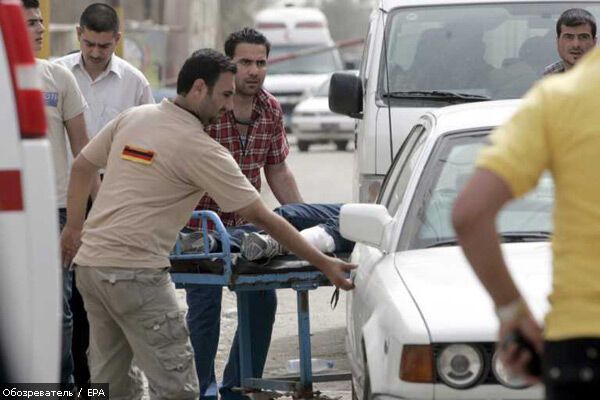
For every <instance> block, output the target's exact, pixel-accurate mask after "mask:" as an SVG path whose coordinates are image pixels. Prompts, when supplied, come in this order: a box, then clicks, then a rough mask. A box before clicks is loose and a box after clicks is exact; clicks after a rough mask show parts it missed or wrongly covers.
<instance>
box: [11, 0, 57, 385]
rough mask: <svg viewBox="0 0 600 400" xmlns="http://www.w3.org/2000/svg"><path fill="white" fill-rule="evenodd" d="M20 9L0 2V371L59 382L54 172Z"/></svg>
mask: <svg viewBox="0 0 600 400" xmlns="http://www.w3.org/2000/svg"><path fill="white" fill-rule="evenodd" d="M21 8H22V6H21V2H20V1H4V0H0V93H2V96H0V126H2V130H1V131H0V352H1V356H2V357H3V359H0V363H2V364H4V365H3V366H0V370H3V373H4V374H6V375H8V376H4V377H3V378H4V379H7V380H4V381H2V382H22V383H32V382H58V380H59V366H60V348H61V337H62V330H61V327H62V317H61V316H62V314H61V313H62V268H61V265H60V261H59V260H60V256H59V242H58V231H59V227H58V218H57V206H56V191H55V188H54V167H53V165H52V152H51V148H50V142H49V140H48V139H47V137H46V116H45V114H44V102H43V94H42V91H41V79H40V77H39V75H38V71H37V67H36V63H35V60H34V58H33V51H32V49H31V46H30V43H29V37H28V33H27V30H26V27H25V19H24V17H23V12H22V9H21ZM3 396H7V395H6V394H3Z"/></svg>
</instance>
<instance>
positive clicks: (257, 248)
mask: <svg viewBox="0 0 600 400" xmlns="http://www.w3.org/2000/svg"><path fill="white" fill-rule="evenodd" d="M240 252H241V253H242V257H244V258H245V259H246V260H249V261H254V260H259V259H261V258H271V257H274V256H278V255H281V254H286V253H287V251H286V250H285V249H284V248H283V247H281V245H280V244H279V243H277V241H276V240H275V239H273V238H272V237H271V236H269V235H266V234H263V233H257V232H251V233H246V234H245V235H244V237H243V238H242V243H241V246H240Z"/></svg>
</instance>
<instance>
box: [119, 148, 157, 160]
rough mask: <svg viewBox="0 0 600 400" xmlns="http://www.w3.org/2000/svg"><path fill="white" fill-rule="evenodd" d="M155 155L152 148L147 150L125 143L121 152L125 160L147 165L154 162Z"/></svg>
mask: <svg viewBox="0 0 600 400" xmlns="http://www.w3.org/2000/svg"><path fill="white" fill-rule="evenodd" d="M154 156H155V153H154V151H152V150H146V149H142V148H140V147H134V146H130V145H125V147H124V148H123V152H122V153H121V158H122V159H124V160H129V161H133V162H136V163H140V164H146V165H150V164H152V161H154Z"/></svg>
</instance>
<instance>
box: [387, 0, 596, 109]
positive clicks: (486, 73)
mask: <svg viewBox="0 0 600 400" xmlns="http://www.w3.org/2000/svg"><path fill="white" fill-rule="evenodd" d="M573 7H581V8H584V9H587V10H588V11H590V12H591V13H592V14H593V15H595V16H596V17H600V4H590V3H576V2H566V1H565V2H556V3H554V2H552V3H549V2H544V3H543V4H541V3H537V4H536V3H531V2H530V3H510V4H506V3H505V4H488V5H483V4H477V5H454V6H440V7H415V8H410V9H408V8H399V9H398V10H397V11H394V12H392V14H391V18H390V23H389V24H387V30H386V35H387V36H386V38H387V43H388V49H387V52H385V51H383V52H382V57H384V61H385V57H386V54H387V66H386V64H385V62H381V73H380V74H379V85H378V91H379V96H380V97H382V98H384V99H386V101H387V99H389V101H391V102H392V104H393V105H395V104H402V105H406V106H411V105H414V106H419V105H420V103H422V102H423V101H424V99H423V98H414V97H411V96H407V97H403V96H401V95H398V93H402V92H414V91H419V92H427V91H438V92H440V91H446V92H455V93H466V94H476V95H483V96H487V97H489V98H491V99H508V98H519V97H521V96H522V95H523V94H524V93H525V92H526V91H527V90H528V89H529V88H530V87H531V85H532V84H533V82H534V81H535V80H537V79H539V78H540V77H541V76H542V72H543V70H544V68H545V67H546V66H548V65H550V64H552V63H554V62H556V61H558V60H559V58H558V54H557V50H556V27H555V24H556V20H557V19H558V17H559V15H560V14H561V13H562V12H563V11H564V10H566V9H568V8H573ZM386 70H387V71H389V76H390V78H389V81H388V79H387V77H386ZM386 93H396V95H395V96H385V94H386ZM436 101H439V102H444V101H445V100H444V99H436ZM441 105H443V104H441Z"/></svg>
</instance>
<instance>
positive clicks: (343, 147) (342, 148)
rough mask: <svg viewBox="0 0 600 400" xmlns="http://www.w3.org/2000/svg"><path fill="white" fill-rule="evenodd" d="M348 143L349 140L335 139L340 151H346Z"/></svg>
mask: <svg viewBox="0 0 600 400" xmlns="http://www.w3.org/2000/svg"><path fill="white" fill-rule="evenodd" d="M347 145H348V141H347V140H336V141H335V147H336V148H337V149H338V151H346V146H347Z"/></svg>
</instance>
